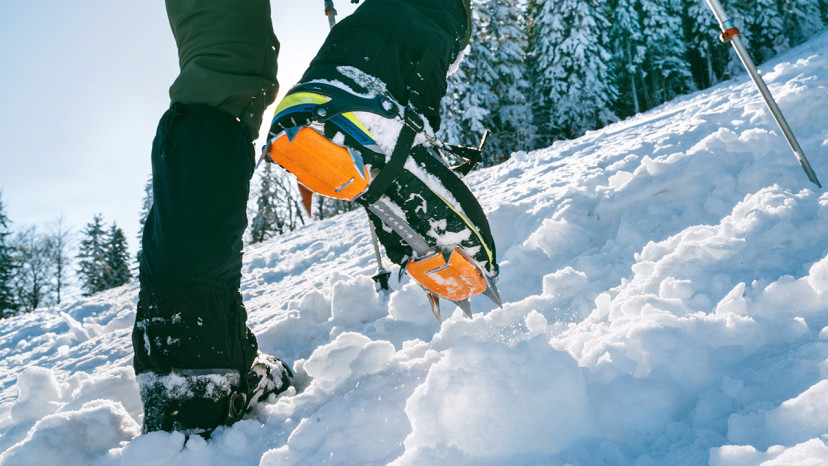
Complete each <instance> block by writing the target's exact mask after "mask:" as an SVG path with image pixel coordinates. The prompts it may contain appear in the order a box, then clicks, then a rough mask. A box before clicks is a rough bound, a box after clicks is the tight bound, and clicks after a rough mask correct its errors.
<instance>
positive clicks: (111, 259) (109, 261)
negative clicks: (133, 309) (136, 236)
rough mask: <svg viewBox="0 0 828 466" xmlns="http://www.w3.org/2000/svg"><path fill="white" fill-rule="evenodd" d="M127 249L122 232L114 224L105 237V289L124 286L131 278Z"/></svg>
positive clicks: (113, 223)
mask: <svg viewBox="0 0 828 466" xmlns="http://www.w3.org/2000/svg"><path fill="white" fill-rule="evenodd" d="M129 264H130V260H129V249H128V247H127V240H126V236H125V235H124V231H123V230H122V229H121V228H119V227H118V225H117V224H116V223H115V222H112V226H111V227H110V228H109V233H108V234H107V236H106V263H105V266H104V284H105V286H106V288H105V289H109V288H115V287H117V286H121V285H124V284H126V283H128V282H129V280H130V279H131V278H132V272H131V271H130V268H129Z"/></svg>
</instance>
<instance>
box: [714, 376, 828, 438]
mask: <svg viewBox="0 0 828 466" xmlns="http://www.w3.org/2000/svg"><path fill="white" fill-rule="evenodd" d="M826 432H828V380H823V381H821V382H819V383H817V384H816V385H814V386H812V387H811V388H809V389H808V390H806V391H805V392H804V393H802V394H801V395H799V396H797V397H796V398H793V399H790V400H788V401H785V402H784V403H782V404H781V405H780V406H778V407H776V408H774V409H772V410H770V411H759V412H758V413H755V414H748V415H742V414H734V415H732V416H730V420H729V421H728V432H727V436H728V439H730V440H731V441H732V442H734V443H740V444H743V443H744V444H751V445H764V446H770V445H776V444H782V445H793V444H796V443H797V442H802V441H805V440H808V439H810V438H814V437H818V436H819V435H821V434H824V433H826Z"/></svg>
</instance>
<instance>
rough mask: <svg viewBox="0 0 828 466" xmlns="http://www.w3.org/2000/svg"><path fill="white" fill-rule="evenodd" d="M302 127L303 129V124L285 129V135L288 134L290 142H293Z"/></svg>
mask: <svg viewBox="0 0 828 466" xmlns="http://www.w3.org/2000/svg"><path fill="white" fill-rule="evenodd" d="M300 129H302V127H301V126H296V127H293V128H287V129H285V135H286V136H287V138H288V141H289V142H293V138H295V137H296V135H297V134H299V130H300Z"/></svg>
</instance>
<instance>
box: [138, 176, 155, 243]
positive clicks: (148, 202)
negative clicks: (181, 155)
mask: <svg viewBox="0 0 828 466" xmlns="http://www.w3.org/2000/svg"><path fill="white" fill-rule="evenodd" d="M152 202H153V200H152V175H150V176H149V177H147V183H146V184H145V185H144V199H143V200H142V201H141V211H140V212H138V223H139V225H140V227H139V228H138V241H141V239H142V237H143V236H144V225H146V224H147V217H149V213H150V209H152Z"/></svg>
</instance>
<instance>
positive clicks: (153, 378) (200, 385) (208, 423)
mask: <svg viewBox="0 0 828 466" xmlns="http://www.w3.org/2000/svg"><path fill="white" fill-rule="evenodd" d="M292 379H293V372H291V370H290V368H288V366H287V365H286V364H285V363H284V362H282V361H280V360H279V359H276V358H275V357H273V356H269V355H266V354H263V353H259V354H258V356H257V357H256V359H255V360H254V362H253V366H252V367H251V369H250V370H249V371H248V372H247V373H246V374H245V376H244V377H241V375H240V373H239V371H236V370H231V369H171V370H170V371H169V372H168V373H158V372H155V371H146V372H142V373H140V374H138V386H139V388H140V392H141V399H142V400H143V402H144V423H143V427H142V433H143V434H146V433H149V432H155V431H166V432H172V431H177V432H181V433H184V434H186V435H192V434H199V435H202V436H205V437H209V435H210V433H211V432H212V431H213V430H215V429H216V428H217V427H219V426H224V425H231V424H233V423H234V422H236V421H238V420H240V419H241V418H242V416H243V415H244V414H245V413H246V412H248V411H250V409H251V408H252V407H253V406H255V405H256V404H257V403H259V402H261V401H264V400H266V399H267V398H268V397H269V396H270V395H278V394H280V393H282V392H284V391H285V390H287V389H288V387H290V385H291V381H292Z"/></svg>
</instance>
